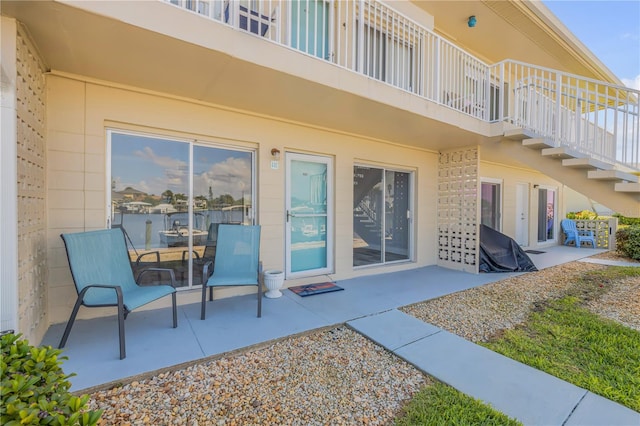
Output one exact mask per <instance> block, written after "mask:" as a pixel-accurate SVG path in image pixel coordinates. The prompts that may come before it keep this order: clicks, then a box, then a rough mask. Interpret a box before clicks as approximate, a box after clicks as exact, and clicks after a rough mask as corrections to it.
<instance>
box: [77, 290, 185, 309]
mask: <svg viewBox="0 0 640 426" xmlns="http://www.w3.org/2000/svg"><path fill="white" fill-rule="evenodd" d="M175 291H176V289H175V288H173V287H171V286H170V285H149V286H141V287H134V288H129V289H123V290H122V296H123V299H124V301H125V302H124V306H125V308H126V309H127V311H129V312H131V311H133V310H134V309H136V308H139V307H140V306H142V305H146V304H147V303H149V302H152V301H154V300H156V299H160V298H161V297H164V296H166V295H168V294H171V293H174V292H175ZM117 304H118V298H117V296H116V292H115V290H112V289H106V288H90V289H89V290H87V293H86V294H85V297H84V305H85V306H116V305H117Z"/></svg>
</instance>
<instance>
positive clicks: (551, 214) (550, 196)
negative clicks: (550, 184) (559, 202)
mask: <svg viewBox="0 0 640 426" xmlns="http://www.w3.org/2000/svg"><path fill="white" fill-rule="evenodd" d="M555 200H556V193H555V191H554V190H552V189H542V188H540V189H539V190H538V241H539V242H544V241H547V240H553V239H555V237H556V226H555V216H556V201H555Z"/></svg>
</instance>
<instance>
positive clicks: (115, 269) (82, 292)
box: [59, 228, 178, 359]
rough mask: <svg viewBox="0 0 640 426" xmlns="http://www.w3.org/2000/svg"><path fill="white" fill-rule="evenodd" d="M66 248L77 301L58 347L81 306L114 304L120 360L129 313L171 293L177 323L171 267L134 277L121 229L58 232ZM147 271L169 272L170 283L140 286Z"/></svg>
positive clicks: (122, 357)
mask: <svg viewBox="0 0 640 426" xmlns="http://www.w3.org/2000/svg"><path fill="white" fill-rule="evenodd" d="M60 236H61V237H62V240H63V241H64V245H65V248H66V251H67V259H68V260H69V267H70V268H71V275H72V276H73V282H74V284H75V286H76V292H77V293H78V298H77V300H76V303H75V306H74V307H73V311H72V312H71V316H70V317H69V321H68V322H67V326H66V328H65V330H64V334H63V335H62V340H60V345H59V348H63V347H64V345H65V344H66V343H67V338H68V337H69V333H70V331H71V327H72V326H73V322H74V321H75V319H76V315H77V314H78V310H79V309H80V306H81V305H83V306H86V307H89V308H96V307H104V306H117V307H118V332H119V338H120V359H124V358H125V356H126V354H125V341H124V320H125V319H126V318H127V315H128V314H129V312H131V311H133V310H134V309H136V308H139V307H140V306H143V305H146V304H147V303H149V302H152V301H154V300H156V299H159V298H161V297H164V296H167V295H169V294H170V295H171V297H172V302H173V328H176V327H177V326H178V317H177V311H176V289H175V275H174V272H173V270H171V269H162V268H146V269H145V270H143V271H142V272H141V273H140V274H139V275H138V277H137V279H134V276H133V271H132V269H131V264H130V258H129V252H128V250H127V246H126V242H125V239H124V238H123V234H122V231H121V230H120V229H117V228H114V229H102V230H98V231H88V232H79V233H74V234H62V235H60ZM148 272H160V273H163V274H164V273H166V274H168V276H169V278H170V281H171V285H164V284H161V285H145V286H142V285H139V284H138V282H139V281H140V279H141V278H142V277H143V275H144V274H146V273H148Z"/></svg>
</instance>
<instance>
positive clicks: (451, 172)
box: [438, 147, 480, 273]
mask: <svg viewBox="0 0 640 426" xmlns="http://www.w3.org/2000/svg"><path fill="white" fill-rule="evenodd" d="M479 167H480V161H479V152H478V149H477V147H472V148H463V149H457V150H451V151H442V152H441V153H440V156H439V161H438V265H439V266H443V267H446V268H451V269H456V270H461V271H466V272H472V273H477V272H478V246H479V244H480V241H479V239H480V235H479V231H478V170H479Z"/></svg>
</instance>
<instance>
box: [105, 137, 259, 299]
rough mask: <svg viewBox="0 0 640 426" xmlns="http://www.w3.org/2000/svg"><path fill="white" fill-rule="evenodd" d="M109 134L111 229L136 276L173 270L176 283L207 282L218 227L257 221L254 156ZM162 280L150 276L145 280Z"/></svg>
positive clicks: (169, 141) (171, 141)
mask: <svg viewBox="0 0 640 426" xmlns="http://www.w3.org/2000/svg"><path fill="white" fill-rule="evenodd" d="M110 135H111V138H110V141H111V180H112V182H111V188H112V191H111V205H112V209H111V224H112V227H120V228H122V229H123V230H124V232H125V237H126V241H127V246H128V248H129V252H130V257H131V260H132V267H133V270H134V273H135V275H136V276H137V275H138V274H139V273H140V272H141V271H143V270H144V269H147V268H149V267H161V268H171V269H173V270H174V273H175V277H176V281H177V282H176V285H177V286H179V287H185V286H189V280H190V279H191V285H200V284H202V281H203V277H202V271H203V266H204V264H205V262H207V261H209V260H213V259H214V256H215V245H216V242H217V240H216V237H217V232H216V230H217V228H215V225H216V224H219V223H233V224H239V225H250V224H252V223H253V211H254V210H253V205H252V200H253V173H252V170H253V153H252V152H248V151H237V150H231V149H223V148H219V147H213V146H203V145H197V144H195V143H193V142H188V141H176V140H168V139H162V138H154V137H148V136H141V135H132V134H121V133H115V132H113V133H110ZM191 150H192V151H193V152H192V159H193V160H192V161H191V160H190V151H191ZM190 188H192V190H191V189H190ZM190 208H191V214H190V212H189V209H190ZM163 278H165V279H166V277H163ZM160 279H161V278H160V277H159V276H158V275H157V274H155V273H145V274H144V276H143V281H142V282H143V283H147V284H149V283H155V282H158V281H159V280H160Z"/></svg>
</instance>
